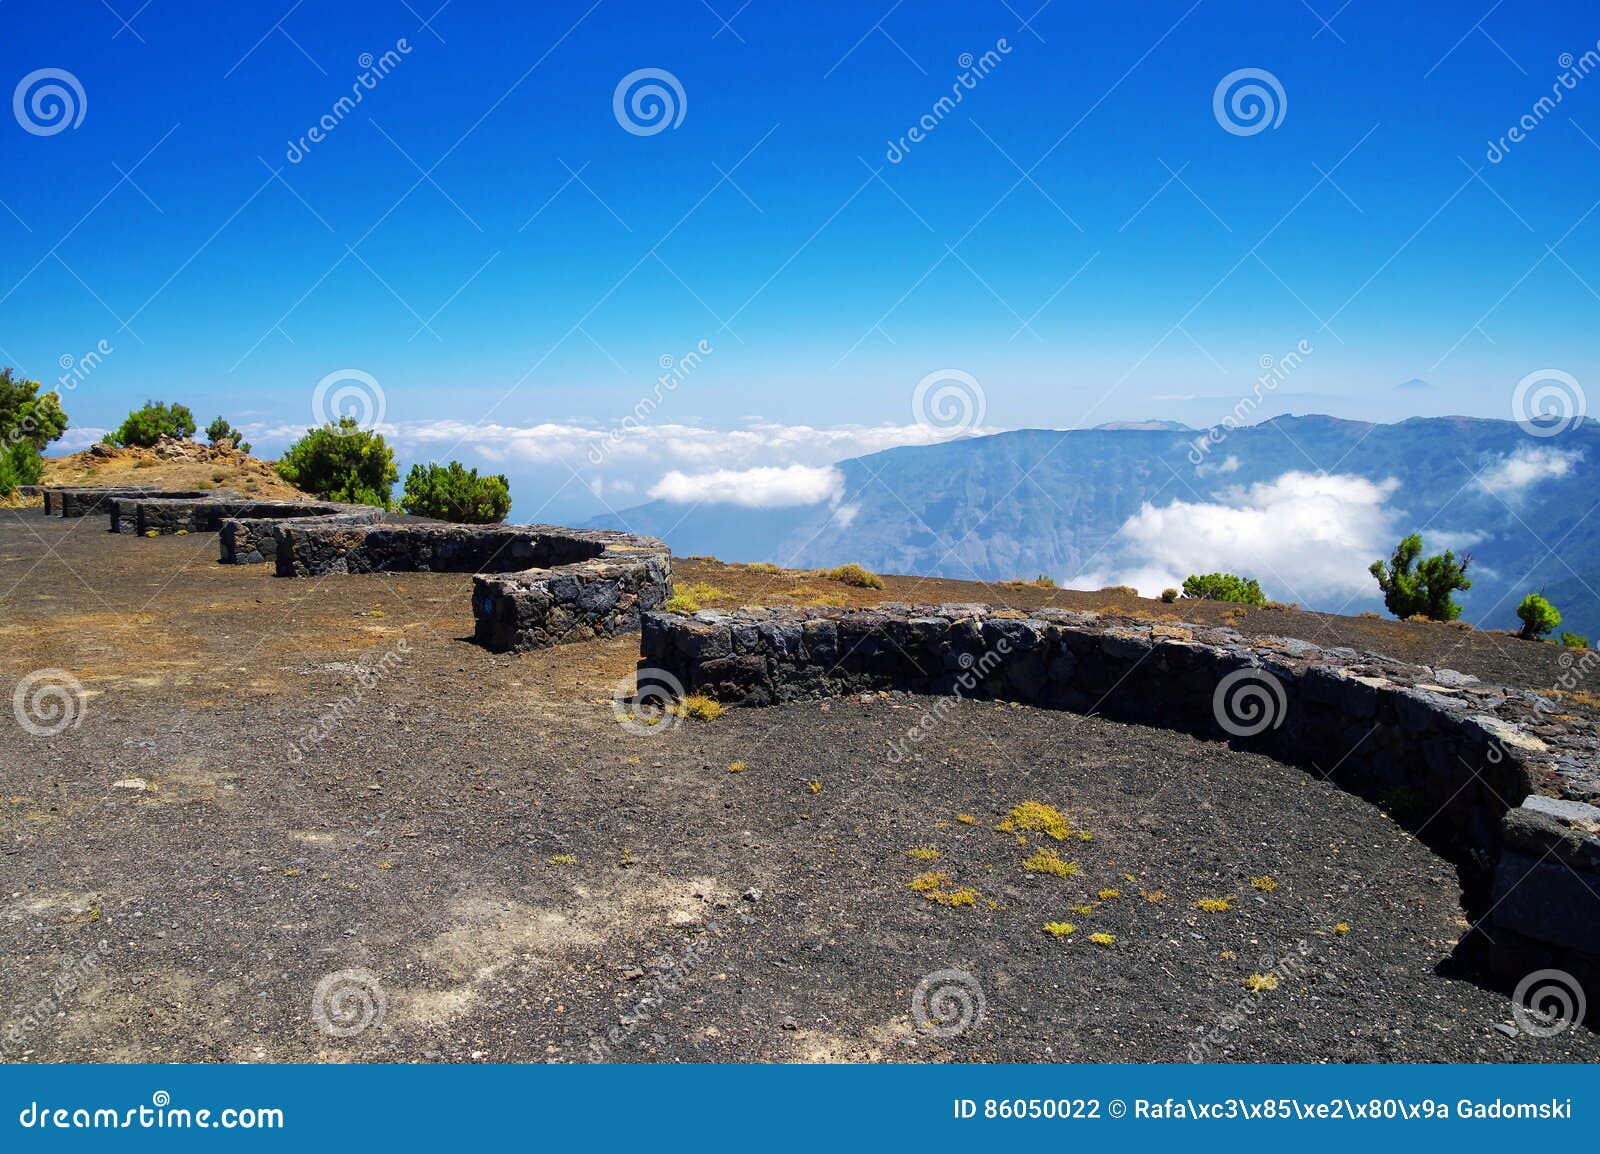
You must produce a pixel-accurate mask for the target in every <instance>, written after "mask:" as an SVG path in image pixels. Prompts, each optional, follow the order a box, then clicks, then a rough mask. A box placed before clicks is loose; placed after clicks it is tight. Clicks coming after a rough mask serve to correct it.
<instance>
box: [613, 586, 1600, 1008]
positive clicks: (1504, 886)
mask: <svg viewBox="0 0 1600 1154" xmlns="http://www.w3.org/2000/svg"><path fill="white" fill-rule="evenodd" d="M640 647H641V648H640V652H641V658H640V662H639V666H640V679H641V682H644V681H646V680H647V679H651V678H655V679H658V680H660V681H664V682H666V684H667V685H669V686H671V684H672V681H673V680H676V682H677V683H678V685H677V686H675V687H673V688H681V691H682V692H692V693H702V694H706V695H708V696H711V697H715V698H717V699H719V700H722V701H726V702H731V703H741V704H746V705H765V704H770V703H774V702H782V701H790V700H794V699H797V698H806V697H822V696H830V695H835V694H844V693H862V692H876V691H880V690H906V691H909V692H913V693H926V694H941V695H955V696H960V697H973V698H988V699H1001V700H1007V701H1018V702H1025V703H1028V704H1032V705H1038V706H1042V707H1044V708H1049V709H1063V710H1069V711H1072V712H1075V713H1094V714H1097V715H1102V716H1106V717H1109V718H1112V719H1116V720H1123V721H1130V722H1137V723H1141V724H1147V725H1157V726H1162V727H1166V728H1175V729H1181V730H1185V731H1187V732H1190V733H1194V734H1197V735H1200V736H1203V737H1212V738H1221V739H1225V740H1229V741H1234V742H1238V743H1239V744H1241V745H1242V746H1245V747H1248V748H1251V749H1255V750H1259V751H1261V752H1264V753H1267V754H1270V755H1272V756H1275V757H1277V758H1279V759H1281V760H1284V761H1288V762H1291V763H1295V764H1299V765H1304V766H1308V767H1310V768H1311V769H1312V770H1313V771H1314V772H1316V773H1317V774H1318V775H1319V776H1321V777H1324V778H1326V779H1328V780H1331V781H1333V782H1334V783H1336V784H1338V785H1339V786H1341V787H1342V788H1345V789H1348V790H1351V791H1352V792H1355V793H1359V794H1361V795H1362V796H1365V797H1367V798H1370V799H1372V800H1374V801H1377V802H1379V803H1380V804H1381V805H1383V806H1384V807H1385V808H1386V809H1387V810H1388V811H1389V812H1390V813H1391V814H1392V815H1393V816H1395V817H1396V819H1397V820H1400V821H1402V823H1404V824H1407V825H1408V826H1410V827H1411V828H1412V829H1414V830H1416V831H1417V832H1418V834H1419V836H1422V837H1425V838H1426V839H1428V840H1429V841H1430V842H1431V843H1433V844H1435V845H1436V846H1438V847H1439V848H1440V849H1441V850H1442V851H1443V852H1445V853H1446V854H1448V855H1449V856H1450V857H1451V858H1452V859H1453V860H1455V861H1457V862H1458V863H1459V864H1461V865H1462V866H1463V876H1464V878H1466V879H1467V885H1468V887H1469V891H1472V890H1474V889H1475V890H1476V891H1477V892H1476V893H1473V892H1469V898H1472V899H1473V900H1474V901H1475V902H1476V903H1477V904H1479V905H1481V906H1482V907H1487V908H1489V909H1490V912H1489V914H1488V917H1487V919H1486V921H1484V922H1483V923H1481V924H1482V925H1483V927H1484V928H1485V929H1486V930H1487V931H1489V932H1488V934H1487V935H1486V936H1488V937H1489V938H1490V940H1491V941H1492V942H1493V944H1494V954H1495V957H1496V959H1497V960H1499V961H1500V962H1502V963H1503V964H1504V965H1505V967H1506V968H1507V969H1508V971H1509V970H1516V969H1517V967H1518V966H1521V967H1522V969H1521V970H1520V971H1519V972H1526V968H1527V963H1528V961H1529V960H1530V959H1543V961H1544V963H1545V964H1559V965H1561V966H1562V967H1563V968H1566V969H1568V970H1569V971H1572V972H1574V973H1586V974H1590V975H1591V976H1593V977H1595V978H1596V979H1597V980H1600V808H1597V807H1596V805H1595V804H1593V803H1595V802H1597V801H1600V727H1597V726H1596V724H1595V722H1594V721H1593V720H1591V719H1589V718H1586V717H1580V716H1575V715H1572V714H1570V713H1567V712H1565V711H1563V710H1562V709H1560V708H1559V707H1558V706H1557V705H1556V704H1555V703H1554V702H1552V701H1551V700H1550V699H1549V698H1547V697H1544V696H1542V695H1540V694H1537V693H1534V692H1532V691H1529V690H1522V689H1515V688H1508V687H1504V686H1490V685H1484V684H1481V683H1480V682H1479V681H1478V680H1477V679H1476V678H1473V677H1469V676H1466V675H1463V674H1460V673H1456V672H1454V671H1452V670H1448V669H1430V668H1427V667H1424V666H1417V665H1409V664H1406V663H1403V662H1397V661H1394V660H1391V659H1388V658H1385V657H1381V656H1379V655H1376V654H1370V653H1367V654H1362V653H1357V652H1356V651H1355V650H1353V649H1344V648H1324V647H1319V646H1316V645H1312V644H1309V643H1307V642H1304V641H1296V640H1292V639H1287V638H1261V637H1257V638H1251V639H1248V640H1247V639H1246V638H1244V637H1243V636H1242V635H1240V634H1239V633H1237V632H1235V631H1233V630H1231V629H1224V628H1212V627H1205V626H1197V625H1187V624H1168V623H1156V624H1149V623H1143V622H1134V621H1129V620H1125V619H1109V618H1102V617H1100V616H1098V615H1096V614H1092V613H1069V612H1065V611H1059V610H1039V611H1037V612H1035V613H1034V614H1033V615H1032V616H1024V615H1023V614H1021V613H1016V612H1012V611H996V610H993V609H990V608H988V607H986V606H982V605H940V606H911V605H893V604H891V605H885V606H883V607H881V608H879V609H874V610H824V609H783V610H771V609H741V610H739V611H737V612H734V613H722V612H716V611H708V612H702V613H698V614H695V615H694V616H692V617H689V616H685V615H682V614H670V613H650V614H647V615H646V616H645V619H644V623H643V631H642V633H641V637H640ZM1577 660H1581V661H1583V662H1587V663H1590V664H1591V665H1593V666H1594V667H1597V668H1600V657H1597V656H1596V655H1595V654H1593V653H1586V654H1585V655H1584V656H1583V657H1582V658H1581V659H1577ZM1583 672H1584V673H1587V672H1588V668H1587V667H1586V668H1585V669H1584V670H1583ZM937 716H938V715H937V713H936V712H935V711H931V710H930V711H929V713H928V714H927V715H925V720H929V719H931V720H932V721H933V722H934V724H933V725H931V726H930V725H924V724H922V723H919V724H918V725H916V726H913V727H912V728H911V729H909V730H908V731H907V733H906V734H905V736H904V738H903V739H901V740H898V741H897V742H896V743H895V744H894V745H891V747H890V748H889V749H888V750H886V754H885V755H886V757H888V758H889V760H891V761H898V760H901V759H902V758H903V757H905V756H906V754H907V753H908V752H909V751H910V750H911V749H912V748H913V747H915V746H916V745H917V744H919V743H920V742H921V741H922V740H924V739H926V737H927V736H928V735H929V733H930V732H931V731H932V729H934V728H936V723H937ZM1491 878H1492V879H1493V880H1492V893H1491V892H1489V891H1490V886H1491V881H1490V879H1491ZM1491 903H1492V904H1491ZM1552 959H1556V960H1555V961H1554V962H1552Z"/></svg>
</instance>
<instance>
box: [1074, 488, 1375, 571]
mask: <svg viewBox="0 0 1600 1154" xmlns="http://www.w3.org/2000/svg"><path fill="white" fill-rule="evenodd" d="M1398 486H1399V482H1397V481H1395V480H1392V479H1391V480H1387V481H1382V482H1373V481H1369V480H1367V479H1366V478H1365V477H1356V476H1346V475H1334V476H1318V475H1315V474H1311V473H1285V474H1283V475H1282V476H1281V477H1278V478H1277V479H1276V480H1273V481H1261V482H1258V483H1256V484H1254V485H1251V486H1249V487H1248V488H1234V489H1230V490H1227V491H1226V492H1224V493H1222V494H1219V497H1220V500H1218V501H1216V502H1201V501H1195V502H1190V501H1174V502H1173V503H1172V504H1170V505H1165V506H1162V507H1160V508H1157V507H1156V506H1154V505H1151V504H1146V505H1144V506H1143V507H1141V508H1140V510H1139V511H1138V512H1137V513H1135V514H1134V515H1133V516H1131V517H1129V518H1128V520H1127V521H1125V522H1124V523H1123V525H1122V528H1121V529H1120V531H1119V533H1118V535H1117V537H1116V539H1115V541H1114V543H1113V546H1112V559H1111V561H1110V563H1109V564H1105V565H1103V566H1102V567H1100V568H1098V569H1096V570H1094V571H1092V572H1086V573H1084V574H1082V575H1081V576H1080V577H1079V578H1078V579H1076V580H1075V581H1073V582H1072V584H1073V586H1074V587H1076V588H1080V589H1097V588H1100V587H1102V586H1105V585H1132V586H1134V587H1135V588H1136V589H1138V590H1139V592H1140V593H1142V594H1144V595H1146V596H1153V595H1155V594H1157V593H1159V592H1160V591H1161V590H1162V589H1165V588H1168V587H1172V586H1179V585H1182V584H1183V578H1185V577H1186V576H1188V575H1189V574H1191V573H1210V572H1215V571H1219V570H1220V571H1224V572H1232V573H1238V574H1240V575H1242V576H1247V577H1254V578H1256V580H1258V581H1260V582H1261V587H1262V588H1263V589H1264V590H1265V591H1266V593H1267V595H1268V596H1269V597H1272V598H1274V599H1276V600H1280V601H1318V600H1322V599H1325V598H1341V597H1350V596H1352V595H1355V594H1360V593H1365V592H1370V591H1372V576H1371V574H1369V573H1368V572H1367V566H1369V565H1371V564H1372V562H1373V560H1374V559H1375V558H1377V557H1379V556H1387V555H1388V554H1389V552H1390V551H1391V550H1392V548H1393V545H1394V541H1393V535H1394V534H1393V529H1392V526H1391V524H1390V522H1391V520H1392V517H1393V514H1392V512H1391V511H1390V510H1389V508H1388V507H1387V504H1386V502H1387V500H1388V498H1389V496H1390V495H1391V494H1392V493H1393V492H1394V491H1395V489H1396V488H1398Z"/></svg>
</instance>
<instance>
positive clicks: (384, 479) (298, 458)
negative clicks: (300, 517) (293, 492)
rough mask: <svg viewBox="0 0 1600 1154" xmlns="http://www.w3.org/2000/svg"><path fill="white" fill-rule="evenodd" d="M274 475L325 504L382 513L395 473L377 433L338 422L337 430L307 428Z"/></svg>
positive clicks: (349, 420) (349, 422)
mask: <svg viewBox="0 0 1600 1154" xmlns="http://www.w3.org/2000/svg"><path fill="white" fill-rule="evenodd" d="M278 475H279V476H280V477H282V478H283V479H284V480H285V481H288V482H289V484H291V485H295V486H297V487H298V488H301V489H304V490H305V491H306V492H308V493H314V494H316V495H317V496H318V497H321V498H322V499H323V500H325V501H348V502H353V503H355V504H358V505H378V506H380V507H382V508H385V509H387V508H388V507H389V502H390V496H391V490H392V489H393V486H394V483H395V481H396V480H398V479H399V476H400V470H399V469H397V468H395V463H394V451H393V450H392V449H390V448H389V446H388V445H386V444H385V443H384V440H383V435H382V434H381V433H378V432H375V431H370V432H369V431H368V430H366V429H363V428H362V427H361V426H360V425H358V424H356V422H355V419H354V418H353V417H340V418H339V423H338V424H337V425H333V424H327V425H323V426H322V427H321V428H317V429H307V430H306V435H305V436H303V437H301V438H300V439H299V440H298V441H296V442H295V443H294V444H292V445H290V446H289V449H288V451H287V452H286V453H284V455H283V459H282V460H280V461H279V462H278Z"/></svg>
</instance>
